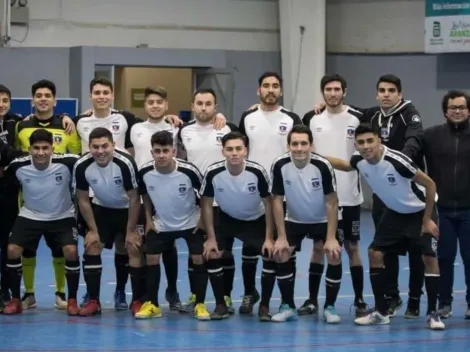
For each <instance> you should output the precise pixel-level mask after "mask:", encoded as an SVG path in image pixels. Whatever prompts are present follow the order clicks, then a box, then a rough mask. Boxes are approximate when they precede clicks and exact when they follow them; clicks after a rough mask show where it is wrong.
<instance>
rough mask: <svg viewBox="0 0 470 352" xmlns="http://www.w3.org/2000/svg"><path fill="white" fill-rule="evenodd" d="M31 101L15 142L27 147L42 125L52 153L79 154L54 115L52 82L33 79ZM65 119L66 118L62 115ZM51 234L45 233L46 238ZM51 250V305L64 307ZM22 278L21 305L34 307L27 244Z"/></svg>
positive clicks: (58, 255)
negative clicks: (29, 113)
mask: <svg viewBox="0 0 470 352" xmlns="http://www.w3.org/2000/svg"><path fill="white" fill-rule="evenodd" d="M31 95H32V103H33V106H34V116H31V117H29V118H28V119H25V120H22V121H19V122H18V123H17V124H16V128H15V143H16V145H17V146H18V147H19V148H20V149H21V150H23V151H28V150H29V147H30V143H29V137H30V136H31V133H33V132H34V131H36V130H37V129H46V130H47V131H49V132H51V133H52V135H53V141H54V145H53V149H54V150H53V151H54V153H56V154H64V153H71V154H80V150H81V146H80V139H79V137H78V135H77V133H76V131H73V132H72V133H67V132H66V130H65V127H64V123H63V122H64V121H63V119H64V118H63V117H62V116H59V115H54V107H55V105H56V103H57V101H56V95H57V91H56V86H55V84H54V83H53V82H51V81H48V80H41V81H38V82H36V83H35V84H33V85H32V87H31ZM66 119H67V120H70V118H68V117H66ZM50 238H51V237H50V236H45V240H46V242H47V241H49V239H50ZM48 245H49V247H50V248H51V251H52V264H53V267H54V271H55V281H56V293H55V306H56V307H57V308H59V309H66V308H67V301H66V299H65V270H66V269H65V260H64V256H63V253H62V248H61V247H57V248H54V247H53V246H51V244H50V243H49V244H48ZM23 270H24V275H23V280H24V285H25V294H24V296H23V298H22V302H23V303H22V304H23V309H30V308H34V307H36V298H35V295H34V274H35V270H36V251H33V252H31V251H30V248H25V250H24V251H23Z"/></svg>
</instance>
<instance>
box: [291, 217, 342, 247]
mask: <svg viewBox="0 0 470 352" xmlns="http://www.w3.org/2000/svg"><path fill="white" fill-rule="evenodd" d="M340 223H341V221H339V223H338V224H340ZM285 226H286V236H287V242H289V246H291V247H295V248H296V251H298V250H297V248H301V244H302V241H303V239H304V238H309V239H312V240H314V241H323V242H325V241H326V234H327V229H328V223H326V222H323V223H320V224H300V223H297V222H292V221H286V222H285ZM336 239H337V240H338V242H339V243H340V244H342V243H343V236H342V230H341V228H340V227H339V226H338V230H337V231H336Z"/></svg>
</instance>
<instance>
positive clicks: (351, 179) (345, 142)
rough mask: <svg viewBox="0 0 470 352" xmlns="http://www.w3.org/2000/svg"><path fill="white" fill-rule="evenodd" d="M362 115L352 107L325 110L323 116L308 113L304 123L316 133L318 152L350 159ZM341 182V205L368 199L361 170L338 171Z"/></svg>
mask: <svg viewBox="0 0 470 352" xmlns="http://www.w3.org/2000/svg"><path fill="white" fill-rule="evenodd" d="M361 116H362V114H361V113H360V112H359V111H357V110H354V109H352V108H350V107H347V106H346V107H345V110H344V111H343V112H341V113H338V114H331V113H329V112H328V111H326V110H325V111H323V112H322V113H321V114H320V115H315V114H314V112H309V113H307V114H306V115H305V116H304V118H303V123H304V124H305V125H306V126H308V127H309V128H310V130H311V131H312V134H313V142H314V145H315V152H316V153H318V154H320V155H323V156H332V157H335V158H340V159H343V160H349V159H350V158H351V156H352V155H353V154H354V152H355V151H356V148H355V146H354V131H355V130H356V127H357V126H359V124H360V117H361ZM335 174H336V180H337V182H338V199H339V205H340V206H357V205H360V204H362V202H363V201H364V198H363V195H362V189H361V183H360V178H359V173H358V172H344V171H340V170H335Z"/></svg>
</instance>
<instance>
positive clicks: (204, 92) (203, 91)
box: [193, 88, 217, 104]
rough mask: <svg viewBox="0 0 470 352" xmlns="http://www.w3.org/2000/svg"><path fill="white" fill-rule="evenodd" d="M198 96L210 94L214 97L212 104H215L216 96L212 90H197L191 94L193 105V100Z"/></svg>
mask: <svg viewBox="0 0 470 352" xmlns="http://www.w3.org/2000/svg"><path fill="white" fill-rule="evenodd" d="M198 94H210V95H212V96H213V97H214V103H216V104H217V94H215V91H214V90H213V89H212V88H198V89H196V90H195V91H194V92H193V103H194V100H195V99H196V95H198Z"/></svg>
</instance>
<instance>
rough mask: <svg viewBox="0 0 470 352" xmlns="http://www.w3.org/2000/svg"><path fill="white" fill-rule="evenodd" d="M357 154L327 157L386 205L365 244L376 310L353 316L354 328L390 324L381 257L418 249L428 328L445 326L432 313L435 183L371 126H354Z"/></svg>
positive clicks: (435, 276) (436, 273)
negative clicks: (354, 174) (358, 178)
mask: <svg viewBox="0 0 470 352" xmlns="http://www.w3.org/2000/svg"><path fill="white" fill-rule="evenodd" d="M355 140H356V146H357V150H358V152H357V153H355V154H354V155H353V156H352V157H351V160H350V161H349V162H348V161H344V160H341V159H338V158H333V157H327V159H328V160H329V161H330V162H331V164H332V165H333V167H335V168H336V169H339V170H343V171H357V170H358V171H359V172H360V173H361V175H363V176H364V178H365V180H366V181H367V183H368V184H369V185H370V187H371V188H372V191H373V192H374V193H375V194H376V195H377V196H378V197H379V198H380V199H381V200H382V202H383V203H384V204H385V205H386V210H385V212H384V214H383V215H382V217H381V218H380V221H379V223H378V224H377V227H376V230H375V236H374V239H373V241H372V243H371V245H370V246H369V263H370V271H369V272H370V281H371V285H372V291H373V293H374V298H375V309H376V310H375V311H374V312H372V313H370V314H368V315H366V316H364V317H360V318H356V320H355V323H356V324H358V325H371V324H389V323H390V318H389V301H388V300H386V298H385V293H386V289H387V285H386V283H387V282H386V281H387V277H386V275H385V270H384V255H386V254H389V253H390V254H394V255H406V253H407V252H409V249H410V248H412V247H415V248H420V249H421V254H422V259H423V262H424V266H425V286H426V293H427V298H428V309H427V320H426V321H427V324H428V327H429V328H430V329H432V330H442V329H444V328H445V326H444V324H443V323H442V322H441V320H440V317H439V314H438V313H437V295H438V288H439V276H440V275H439V265H438V263H437V258H436V249H437V238H438V237H439V230H438V227H437V225H436V222H435V221H437V220H435V219H437V214H436V211H435V202H436V200H437V194H436V184H435V183H434V181H433V180H431V179H430V178H429V176H427V175H426V174H425V173H424V172H422V171H421V170H420V169H419V168H418V167H417V166H416V164H415V163H414V162H413V161H412V160H411V159H410V158H408V157H407V156H406V155H405V154H403V153H401V152H399V151H396V150H393V149H390V148H388V147H386V146H384V145H382V143H381V141H380V138H379V132H378V131H377V130H375V129H374V128H373V127H372V126H371V125H370V124H361V125H359V126H358V127H357V128H356V131H355Z"/></svg>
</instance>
